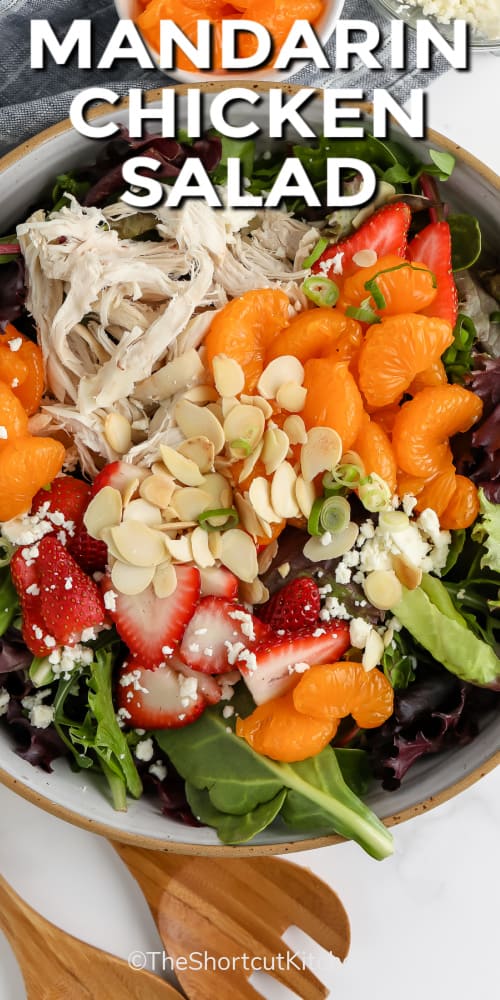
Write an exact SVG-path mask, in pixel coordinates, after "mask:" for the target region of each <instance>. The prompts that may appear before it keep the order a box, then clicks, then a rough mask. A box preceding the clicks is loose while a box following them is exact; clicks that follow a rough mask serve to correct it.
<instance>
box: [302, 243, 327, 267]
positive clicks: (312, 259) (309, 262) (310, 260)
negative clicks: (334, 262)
mask: <svg viewBox="0 0 500 1000" xmlns="http://www.w3.org/2000/svg"><path fill="white" fill-rule="evenodd" d="M327 246H328V240H327V239H326V238H325V237H324V236H322V237H321V239H320V240H318V242H317V243H316V246H315V247H313V249H312V250H311V253H310V254H309V257H306V259H305V260H304V261H303V262H302V267H312V266H313V264H315V263H316V261H317V260H319V258H320V257H321V254H322V253H323V251H324V250H326V248H327Z"/></svg>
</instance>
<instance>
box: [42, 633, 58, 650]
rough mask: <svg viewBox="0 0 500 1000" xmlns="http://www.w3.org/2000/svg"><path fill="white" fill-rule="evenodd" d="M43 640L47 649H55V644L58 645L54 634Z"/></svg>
mask: <svg viewBox="0 0 500 1000" xmlns="http://www.w3.org/2000/svg"><path fill="white" fill-rule="evenodd" d="M43 641H44V643H45V645H46V646H47V649H54V646H56V645H57V643H56V640H55V639H54V636H53V635H46V636H45V638H44V640H43Z"/></svg>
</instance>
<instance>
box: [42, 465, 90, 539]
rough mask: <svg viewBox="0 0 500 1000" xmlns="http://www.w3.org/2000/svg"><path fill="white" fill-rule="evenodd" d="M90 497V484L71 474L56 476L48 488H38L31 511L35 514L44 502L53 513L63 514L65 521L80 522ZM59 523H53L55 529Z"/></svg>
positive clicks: (55, 529)
mask: <svg viewBox="0 0 500 1000" xmlns="http://www.w3.org/2000/svg"><path fill="white" fill-rule="evenodd" d="M89 499H90V486H89V485H88V483H84V482H82V480H81V479H74V478H73V476H58V477H57V478H56V479H53V480H52V482H51V484H50V486H49V487H48V489H41V490H38V493H36V494H35V496H34V497H33V502H32V504H31V513H32V514H36V513H37V511H39V510H40V508H41V507H43V506H44V505H45V504H48V511H50V512H51V513H53V514H56V513H57V514H63V515H64V518H65V520H66V521H72V522H73V524H75V525H77V524H79V523H80V521H81V519H82V517H83V512H84V510H85V508H86V507H87V504H88V502H89ZM59 527H60V525H57V524H55V525H54V531H57V530H58V528H59Z"/></svg>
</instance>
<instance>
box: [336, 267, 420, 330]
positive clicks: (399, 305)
mask: <svg viewBox="0 0 500 1000" xmlns="http://www.w3.org/2000/svg"><path fill="white" fill-rule="evenodd" d="M394 268H395V270H391V269H394ZM383 272H385V273H383ZM373 279H375V280H376V283H377V287H378V290H379V292H380V293H381V295H382V296H383V298H384V301H385V305H384V306H381V307H377V304H376V302H375V300H374V299H373V298H372V297H371V295H370V292H369V290H368V289H367V288H366V284H367V283H368V282H370V281H372V280H373ZM433 281H434V278H433V275H432V274H431V272H430V270H429V269H428V268H427V267H426V266H425V264H419V263H412V264H411V265H410V264H409V263H407V262H406V261H402V260H401V258H400V257H396V256H395V255H394V254H389V255H387V256H386V257H380V258H379V260H378V261H377V262H376V264H372V266H371V267H361V268H359V270H358V271H356V273H355V274H353V275H352V276H351V277H350V278H346V280H345V282H344V286H343V288H342V299H341V301H342V305H347V304H349V305H353V306H356V307H357V308H359V307H360V305H361V303H362V302H363V301H364V300H365V299H366V298H368V299H369V306H370V308H371V309H374V310H375V311H376V312H378V313H379V314H380V315H382V316H396V315H398V314H399V313H418V312H419V311H420V309H425V308H426V306H429V305H430V304H431V302H433V301H434V299H435V298H436V295H437V288H434V286H433Z"/></svg>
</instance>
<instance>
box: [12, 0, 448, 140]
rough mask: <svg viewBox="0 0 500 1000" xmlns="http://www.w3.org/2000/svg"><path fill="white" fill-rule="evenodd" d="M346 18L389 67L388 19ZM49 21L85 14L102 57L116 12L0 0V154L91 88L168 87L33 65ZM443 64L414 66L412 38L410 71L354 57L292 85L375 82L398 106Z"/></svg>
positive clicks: (115, 73) (93, 3)
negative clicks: (35, 22)
mask: <svg viewBox="0 0 500 1000" xmlns="http://www.w3.org/2000/svg"><path fill="white" fill-rule="evenodd" d="M342 16H343V18H346V19H348V18H356V19H361V20H367V21H369V20H371V21H374V22H375V23H376V24H377V25H378V26H379V27H380V28H381V31H382V36H383V39H384V40H383V43H382V44H381V46H380V49H379V51H378V52H377V57H378V59H379V62H380V63H382V65H383V66H385V65H389V63H390V56H389V40H388V26H389V22H388V21H386V20H385V19H384V17H383V16H382V15H380V14H379V13H378V11H377V10H375V9H374V8H373V7H372V6H371V4H370V2H369V0H346V3H345V7H344V10H343V14H342ZM35 17H44V18H48V19H49V20H50V22H51V24H52V26H53V27H54V29H55V30H56V31H57V32H58V33H59V32H60V33H61V34H64V33H65V31H66V30H67V27H68V26H69V24H70V22H71V21H72V20H73V19H74V18H78V17H80V18H81V17H90V18H92V21H93V22H94V26H95V39H96V44H95V62H97V61H98V59H99V57H100V55H101V54H102V52H103V50H104V48H105V46H106V44H107V42H108V40H109V37H110V35H111V32H112V30H113V27H114V25H115V24H116V11H115V7H114V4H113V3H112V2H110V0H83V2H82V0H80V2H77V0H0V66H1V68H2V72H1V75H0V155H1V154H3V153H6V152H7V151H8V150H9V149H11V148H12V147H14V146H16V145H18V143H20V142H23V141H24V140H26V139H28V138H29V137H30V136H32V135H35V134H36V133H37V132H39V131H41V129H43V128H47V127H48V126H49V125H53V124H54V123H55V122H57V121H60V120H61V119H62V118H65V117H66V116H67V114H68V109H69V106H70V103H71V100H72V98H73V97H74V95H75V93H76V92H77V91H78V90H81V89H83V88H85V87H90V86H92V85H98V86H103V87H104V86H110V87H111V88H112V89H113V90H115V91H116V92H117V93H119V94H124V93H126V92H127V90H128V89H129V87H132V86H135V87H142V88H144V89H147V88H153V87H159V86H166V85H168V83H171V82H172V81H171V80H169V79H168V77H165V75H164V74H163V73H160V72H159V71H157V70H141V69H140V68H139V67H136V66H135V65H133V64H132V65H128V64H127V63H126V62H124V63H122V65H121V66H120V67H119V68H117V69H114V70H111V71H109V72H103V71H91V70H79V69H78V68H77V67H76V66H75V65H74V63H73V65H71V63H70V64H68V65H67V66H55V65H53V64H52V63H50V65H49V66H48V67H47V69H45V70H43V71H42V70H31V69H30V65H29V63H30V57H29V21H30V18H35ZM334 52H335V38H334V37H333V38H332V39H331V40H330V42H329V43H328V45H327V53H328V55H329V62H330V63H333V64H334V61H335V60H334V58H333V54H334ZM446 69H448V64H447V63H446V61H445V59H444V58H443V57H442V56H441V55H439V54H438V55H436V56H435V58H434V64H433V67H432V69H431V70H426V71H422V70H418V69H416V68H415V46H414V39H413V37H412V36H411V35H410V34H409V36H408V60H407V69H406V70H404V71H395V70H391V69H380V70H367V69H366V67H365V66H364V65H363V64H362V63H361V62H360V61H359V60H354V63H353V66H352V69H351V70H349V71H346V70H344V71H335V70H332V71H330V70H324V71H318V70H317V69H316V68H315V67H312V68H311V67H305V68H304V69H302V70H301V71H300V72H299V73H297V74H295V76H293V77H292V78H291V80H290V81H289V82H291V83H297V84H300V85H302V86H314V87H342V88H344V87H346V88H348V87H349V88H350V87H356V88H359V89H362V90H363V91H364V92H365V96H366V98H367V99H369V98H370V96H371V93H372V90H373V88H374V87H383V88H387V89H388V90H390V91H391V93H392V94H393V95H394V97H395V98H396V99H397V100H398V101H399V102H400V103H403V102H404V101H405V100H406V99H407V98H408V96H409V93H410V90H411V89H412V88H415V89H417V88H423V87H428V85H429V83H430V82H431V80H432V79H434V78H435V77H436V76H439V75H440V74H441V73H443V72H445V70H446Z"/></svg>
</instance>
